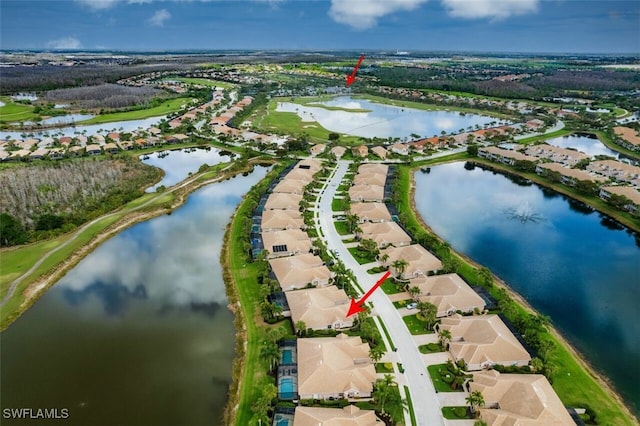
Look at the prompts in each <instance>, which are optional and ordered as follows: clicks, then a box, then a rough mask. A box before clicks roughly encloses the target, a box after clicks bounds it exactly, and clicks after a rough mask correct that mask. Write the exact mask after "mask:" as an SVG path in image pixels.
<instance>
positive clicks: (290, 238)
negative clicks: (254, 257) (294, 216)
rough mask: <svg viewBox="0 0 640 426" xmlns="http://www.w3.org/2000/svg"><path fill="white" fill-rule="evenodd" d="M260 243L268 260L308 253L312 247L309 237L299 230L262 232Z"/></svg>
mask: <svg viewBox="0 0 640 426" xmlns="http://www.w3.org/2000/svg"><path fill="white" fill-rule="evenodd" d="M262 242H263V245H264V249H265V250H267V251H268V252H269V254H268V255H267V258H268V259H273V258H276V257H283V256H294V255H296V254H304V253H309V252H310V251H311V247H312V244H311V240H310V239H309V236H308V235H307V233H306V232H304V231H302V230H300V229H288V230H286V231H271V232H262Z"/></svg>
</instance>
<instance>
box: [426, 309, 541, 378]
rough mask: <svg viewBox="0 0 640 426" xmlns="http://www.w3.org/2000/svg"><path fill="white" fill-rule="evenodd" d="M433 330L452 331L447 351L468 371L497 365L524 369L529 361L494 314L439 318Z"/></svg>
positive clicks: (514, 338)
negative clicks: (462, 363)
mask: <svg viewBox="0 0 640 426" xmlns="http://www.w3.org/2000/svg"><path fill="white" fill-rule="evenodd" d="M436 328H437V329H438V330H440V329H443V330H449V331H450V332H451V336H452V337H451V340H450V341H449V352H450V353H451V356H452V357H453V360H454V361H455V362H458V361H460V360H462V361H464V362H465V364H466V366H467V369H468V370H470V371H473V370H482V369H485V368H490V367H492V366H493V365H496V364H500V365H507V366H508V365H514V366H525V365H528V364H529V361H531V355H529V353H528V352H527V350H526V349H525V348H524V347H523V346H522V344H521V343H520V342H519V341H518V339H517V338H516V337H515V336H514V335H513V334H512V333H511V331H510V330H509V328H508V327H507V326H506V325H505V323H504V322H502V320H501V319H500V317H499V316H497V315H480V316H475V315H474V316H466V317H465V316H462V315H459V314H454V315H452V316H450V317H445V318H442V319H441V320H440V324H438V325H436Z"/></svg>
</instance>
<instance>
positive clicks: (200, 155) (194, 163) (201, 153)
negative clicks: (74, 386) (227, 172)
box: [141, 148, 232, 192]
mask: <svg viewBox="0 0 640 426" xmlns="http://www.w3.org/2000/svg"><path fill="white" fill-rule="evenodd" d="M220 152H221V151H220V150H219V149H215V148H196V149H191V148H188V149H185V150H180V149H176V150H173V151H162V152H154V153H152V154H149V155H148V157H149V158H144V157H143V159H142V160H141V161H142V162H143V163H145V164H150V165H152V166H156V167H159V168H161V169H163V170H164V172H165V175H164V178H162V180H161V181H160V182H158V183H157V184H155V185H153V186H152V187H150V188H147V190H146V192H154V191H155V190H156V188H157V187H159V186H160V185H164V186H165V187H167V188H168V187H170V186H173V185H175V184H176V183H178V182H181V181H182V180H184V179H186V178H187V177H188V176H189V173H194V172H197V171H198V169H199V168H200V166H202V165H203V164H208V165H210V166H213V165H215V164H218V163H225V162H228V161H231V158H232V157H231V156H229V155H221V154H220ZM166 154H169V155H166Z"/></svg>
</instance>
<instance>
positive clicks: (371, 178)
mask: <svg viewBox="0 0 640 426" xmlns="http://www.w3.org/2000/svg"><path fill="white" fill-rule="evenodd" d="M386 181H387V174H386V173H375V172H363V173H358V174H357V175H356V176H355V177H354V178H353V184H354V185H376V186H381V187H384V184H385V182H386Z"/></svg>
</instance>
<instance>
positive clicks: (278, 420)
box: [273, 414, 293, 426]
mask: <svg viewBox="0 0 640 426" xmlns="http://www.w3.org/2000/svg"><path fill="white" fill-rule="evenodd" d="M273 424H274V425H275V426H291V425H292V424H293V421H291V419H290V418H289V417H287V416H285V415H282V414H276V415H275V417H274V418H273Z"/></svg>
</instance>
